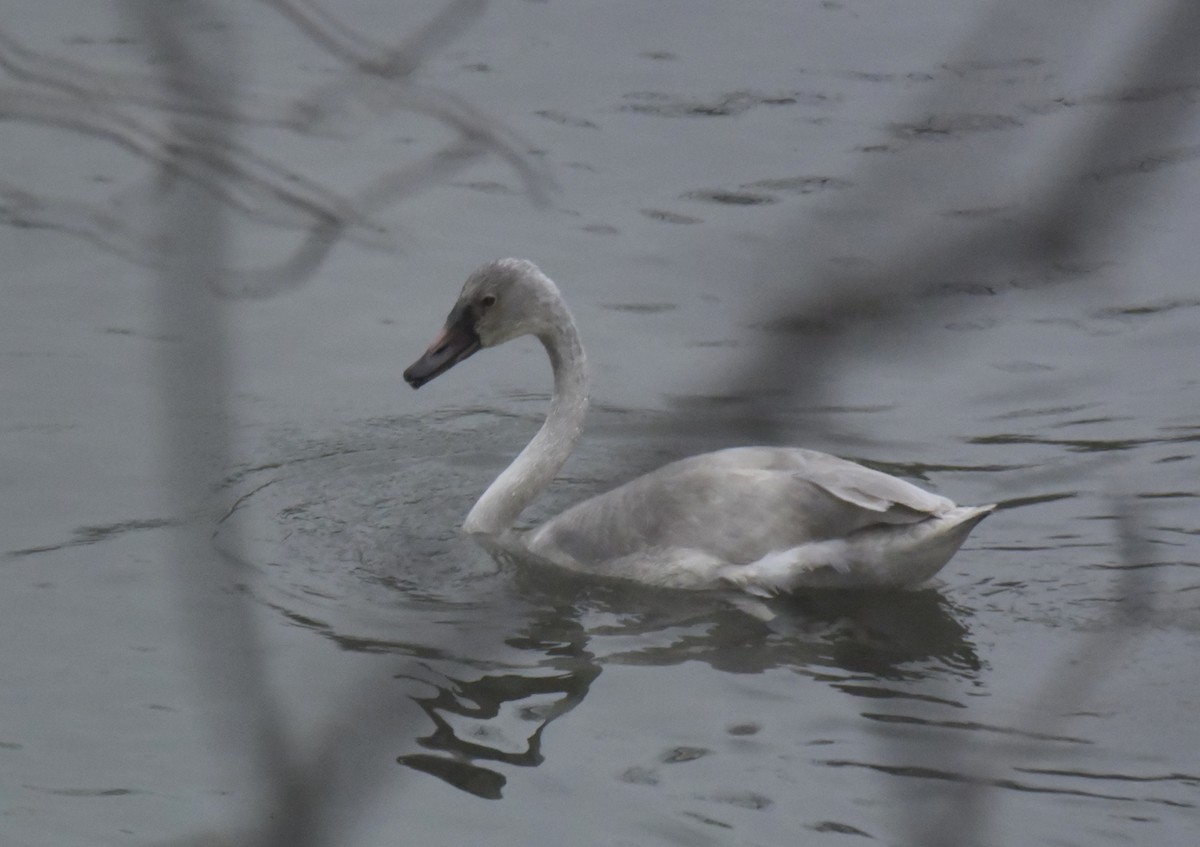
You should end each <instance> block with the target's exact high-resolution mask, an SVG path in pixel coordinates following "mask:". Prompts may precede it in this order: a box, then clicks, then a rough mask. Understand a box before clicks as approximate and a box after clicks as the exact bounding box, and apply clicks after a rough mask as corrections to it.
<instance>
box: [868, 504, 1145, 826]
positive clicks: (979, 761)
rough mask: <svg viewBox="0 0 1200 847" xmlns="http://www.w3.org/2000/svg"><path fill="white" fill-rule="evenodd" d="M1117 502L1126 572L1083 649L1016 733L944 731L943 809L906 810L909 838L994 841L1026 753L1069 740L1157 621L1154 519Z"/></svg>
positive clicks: (1032, 705)
mask: <svg viewBox="0 0 1200 847" xmlns="http://www.w3.org/2000/svg"><path fill="white" fill-rule="evenodd" d="M1113 506H1114V511H1115V523H1116V530H1117V539H1116V549H1117V554H1118V561H1117V562H1116V563H1115V564H1113V565H1111V566H1110V567H1113V568H1114V569H1116V570H1117V571H1118V574H1117V577H1116V579H1114V580H1113V586H1112V589H1111V592H1110V595H1109V598H1108V600H1109V608H1108V612H1107V614H1105V615H1104V616H1103V618H1102V619H1101V620H1099V621H1096V622H1094V623H1093V624H1092V625H1091V627H1090V629H1089V631H1088V632H1086V633H1085V634H1083V635H1082V636H1080V642H1079V645H1078V647H1077V648H1076V649H1074V650H1072V651H1071V652H1070V653H1069V654H1068V655H1066V656H1063V657H1062V658H1061V660H1060V661H1058V662H1057V663H1056V664H1055V665H1054V666H1053V668H1052V669H1051V671H1050V673H1048V674H1047V675H1046V677H1045V679H1044V681H1043V683H1042V685H1041V687H1040V689H1038V690H1036V691H1035V693H1034V696H1033V697H1032V698H1031V699H1030V702H1029V704H1028V705H1027V706H1026V708H1025V711H1024V713H1023V714H1022V715H1021V716H1020V717H1019V719H1018V720H1017V722H1016V725H1015V726H1013V727H1012V728H1011V730H1010V732H1009V734H1008V735H1006V736H1001V738H1000V740H998V741H996V742H995V743H991V744H989V743H985V742H981V741H980V740H979V738H978V737H976V736H977V735H978V734H977V733H970V734H968V733H963V732H959V733H958V734H957V735H951V734H943V735H942V736H941V737H940V738H939V739H938V740H937V741H935V742H933V743H932V744H931V745H930V749H929V750H928V751H927V754H928V757H929V758H930V759H931V760H933V761H936V763H937V769H936V772H930V773H929V774H928V775H929V776H930V777H931V778H936V779H938V780H939V785H940V786H941V787H940V788H939V789H938V792H937V795H936V796H937V797H938V800H937V804H936V808H937V809H938V810H939V812H940V813H938V814H934V815H930V816H926V815H922V814H917V813H915V811H913V812H910V813H905V814H903V815H902V819H903V824H904V829H906V830H907V835H908V840H907V841H906V842H905V843H907V844H912V845H922V847H961V845H964V844H986V843H988V840H987V838H986V835H987V833H988V830H989V828H990V826H991V824H992V823H993V822H994V820H995V811H996V806H997V804H998V800H999V796H998V794H997V791H999V790H1000V789H1002V788H1010V787H1012V786H1013V784H1014V780H1013V776H1012V771H1013V770H1014V769H1015V770H1022V767H1021V764H1020V762H1021V760H1023V759H1028V758H1030V757H1031V756H1033V755H1035V754H1036V749H1037V748H1036V745H1037V744H1039V743H1042V742H1045V741H1050V740H1061V739H1062V738H1063V737H1064V735H1065V732H1066V728H1067V724H1069V723H1070V722H1071V721H1072V720H1074V719H1075V718H1077V717H1078V716H1079V715H1081V714H1086V713H1087V712H1088V707H1089V703H1090V701H1091V699H1092V697H1093V696H1094V695H1095V693H1096V691H1097V690H1098V689H1099V688H1100V687H1102V686H1103V685H1104V684H1105V682H1106V681H1107V680H1109V679H1111V678H1112V676H1113V674H1114V672H1115V671H1116V669H1117V661H1118V660H1119V659H1120V657H1121V656H1122V655H1126V654H1128V653H1129V652H1130V650H1131V649H1132V647H1133V645H1134V644H1135V643H1136V638H1137V636H1138V635H1139V634H1140V633H1141V632H1142V631H1144V630H1145V628H1146V626H1147V624H1149V623H1151V622H1152V620H1153V616H1154V609H1153V605H1152V600H1151V598H1152V597H1153V593H1154V589H1155V579H1154V577H1153V570H1152V568H1150V567H1148V565H1149V563H1151V562H1153V561H1154V558H1153V551H1152V550H1151V548H1150V545H1149V543H1148V542H1147V535H1146V532H1147V525H1146V523H1145V521H1144V519H1143V516H1142V514H1141V511H1140V509H1139V508H1138V507H1137V506H1136V505H1135V504H1134V503H1133V502H1131V501H1129V500H1127V499H1118V498H1114V499H1113ZM926 693H930V692H926ZM907 717H908V716H906V715H904V714H902V713H901V707H900V706H898V705H894V706H892V708H891V718H892V719H893V720H897V719H900V720H903V719H906V718H907ZM884 743H885V747H887V748H888V749H889V755H888V756H887V759H888V761H890V762H898V761H899V760H900V759H901V758H902V757H903V756H904V751H902V750H901V749H900V747H899V745H898V744H896V743H889V740H888V739H887V738H886V737H885V738H884ZM895 770H896V771H897V772H900V773H905V774H907V775H909V776H910V777H911V776H919V775H920V774H921V773H922V768H921V767H920V766H905V765H900V764H897V765H895ZM922 790H924V789H922ZM928 796H929V795H928V794H926V797H928Z"/></svg>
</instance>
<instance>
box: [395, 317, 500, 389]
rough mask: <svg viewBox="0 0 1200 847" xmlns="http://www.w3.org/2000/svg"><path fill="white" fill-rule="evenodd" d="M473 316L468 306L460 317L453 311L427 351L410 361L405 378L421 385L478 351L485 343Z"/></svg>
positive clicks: (413, 384) (414, 386) (415, 385)
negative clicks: (474, 323)
mask: <svg viewBox="0 0 1200 847" xmlns="http://www.w3.org/2000/svg"><path fill="white" fill-rule="evenodd" d="M456 311H457V310H456ZM469 317H470V315H469V313H468V312H466V311H465V310H464V312H463V314H462V315H460V316H457V318H456V316H455V315H454V314H451V316H450V320H448V321H447V322H446V326H445V327H444V328H443V329H442V331H441V332H439V333H438V337H437V338H435V339H433V343H432V344H430V345H429V349H428V350H426V351H425V355H424V356H422V357H421V358H419V359H417V360H416V361H415V362H413V363H412V364H411V365H409V367H408V370H406V371H405V372H404V380H405V382H407V383H408V384H409V385H411V386H412V387H413V388H420V387H421V386H422V385H424V384H425V383H427V382H429V381H430V380H431V379H434V378H435V377H438V376H441V375H442V374H444V373H445V372H446V371H448V370H450V369H451V368H452V367H454V366H455V365H457V364H458V363H459V362H461V361H462V360H463V359H466V358H468V357H470V356H471V355H472V354H474V353H476V352H478V350H479V348H480V347H481V346H482V345H481V344H480V342H479V335H478V334H477V333H476V332H475V328H474V327H473V326H471V321H470V320H469Z"/></svg>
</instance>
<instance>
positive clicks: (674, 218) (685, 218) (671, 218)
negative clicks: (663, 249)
mask: <svg viewBox="0 0 1200 847" xmlns="http://www.w3.org/2000/svg"><path fill="white" fill-rule="evenodd" d="M640 211H641V213H642V214H643V215H645V216H646V217H648V218H649V219H650V220H652V221H659V222H660V223H665V224H702V223H704V219H703V218H693V217H692V216H690V215H681V214H679V213H678V212H667V211H664V210H663V209H641V210H640Z"/></svg>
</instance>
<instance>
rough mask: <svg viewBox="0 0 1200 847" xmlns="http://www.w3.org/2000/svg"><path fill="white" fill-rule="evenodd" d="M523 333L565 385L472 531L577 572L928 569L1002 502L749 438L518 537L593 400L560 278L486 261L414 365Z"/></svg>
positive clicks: (907, 576)
mask: <svg viewBox="0 0 1200 847" xmlns="http://www.w3.org/2000/svg"><path fill="white" fill-rule="evenodd" d="M522 335H534V336H537V338H538V339H539V340H540V341H541V342H542V344H543V345H544V346H545V348H546V352H547V353H548V354H549V356H550V364H551V366H552V367H553V370H554V398H553V400H552V401H551V404H550V412H549V414H548V415H547V417H546V421H545V423H544V424H543V425H542V428H541V429H540V430H539V431H538V433H537V435H535V436H534V438H533V440H532V441H530V442H529V444H528V445H527V446H526V447H525V449H524V450H522V451H521V454H520V455H519V456H517V458H516V459H515V460H514V461H513V463H512V464H511V465H509V467H508V468H507V469H506V470H505V471H504V472H503V473H501V474H500V476H499V477H497V479H496V481H495V482H493V483H492V484H491V486H489V487H488V489H487V491H485V492H484V494H483V496H482V497H480V498H479V501H478V502H477V503H476V504H475V506H474V507H473V508H472V509H471V511H470V513H469V514H468V515H467V518H466V521H465V522H464V523H463V529H464V530H465V531H466V532H467V533H470V534H472V535H483V536H488V537H490V538H492V539H497V538H504V539H506V540H507V541H509V542H512V541H513V540H516V539H519V543H520V547H521V549H523V550H525V551H528V552H529V553H532V554H533V555H534V556H535V557H537V558H540V559H543V560H547V561H550V562H552V563H554V564H557V565H560V566H563V567H566V568H571V569H573V570H578V571H586V572H589V573H597V574H604V575H607V576H614V577H623V578H626V579H632V580H637V581H640V582H643V583H649V584H652V585H658V586H664V587H672V588H721V587H724V588H728V587H730V586H734V587H738V588H742V589H744V590H746V591H748V592H750V593H752V594H758V595H761V596H767V595H773V594H777V593H781V592H789V591H794V590H796V589H799V588H805V587H836V588H861V587H884V586H902V585H913V584H916V583H920V582H923V581H924V580H926V579H928V578H929V577H931V576H933V575H934V574H935V573H936V572H937V571H938V570H939V569H941V567H942V566H943V565H944V564H946V562H947V561H949V560H950V557H951V556H953V555H954V553H955V552H956V551H957V550H958V548H959V546H960V545H961V544H962V542H963V540H964V539H965V538H966V537H967V535H968V533H970V531H971V530H972V529H973V528H974V527H975V525H976V524H978V523H979V522H980V521H981V520H983V518H984V517H986V516H987V515H988V514H990V513H991V512H992V511H993V509H995V506H963V507H959V506H956V505H955V504H954V503H952V502H951V501H950V500H947V499H946V498H945V497H940V496H938V495H936V494H930V493H929V492H927V491H923V490H921V489H920V488H917V487H916V486H915V485H912V484H910V483H908V482H905V481H904V480H901V479H897V478H896V477H893V476H889V475H887V474H885V473H881V472H879V471H875V470H871V469H869V468H865V467H863V466H862V465H858V464H855V463H854V462H849V461H846V460H844V459H838V458H836V457H834V456H829V455H826V454H824V453H818V452H816V451H813V450H801V449H798V448H785V447H738V448H732V449H728V450H719V451H717V452H714V453H705V454H702V455H699V456H692V457H691V458H688V459H683V460H681V461H678V462H672V463H671V464H669V465H666V466H664V467H662V468H659V469H658V470H656V471H654V472H652V473H649V474H646V475H645V476H642V477H638V478H637V479H634V480H633V481H631V482H627V483H625V484H624V485H622V486H620V487H619V488H615V489H613V490H612V491H609V492H607V493H605V494H601V495H600V496H598V497H593V498H592V499H590V500H586V501H584V502H582V503H579V504H577V505H575V506H573V507H572V508H570V509H568V510H567V511H565V512H563V513H562V514H561V515H559V516H558V517H556V518H553V519H551V520H549V521H547V522H546V523H544V524H542V525H541V526H540V527H538V528H537V529H534V530H531V531H529V532H527V533H522V534H520V535H519V536H518V535H517V534H515V533H512V531H511V527H512V525H513V522H514V521H516V519H517V516H518V515H520V514H521V512H522V510H524V508H525V507H526V506H527V505H528V504H529V503H530V502H531V501H532V500H533V499H534V498H535V497H536V496H537V495H538V494H539V493H540V492H541V491H542V489H544V488H545V487H546V486H547V485H549V484H550V482H551V481H552V480H553V479H554V476H555V474H556V473H558V470H559V468H560V467H562V464H563V462H565V461H566V460H567V457H568V456H569V455H570V454H571V451H572V449H574V447H575V443H576V442H577V441H578V439H579V436H580V433H581V432H582V429H583V419H584V416H585V415H586V413H587V407H588V368H587V359H586V358H585V356H584V352H583V347H582V346H581V344H580V341H579V334H578V332H577V330H576V328H575V321H574V320H573V319H572V317H571V313H570V311H569V310H568V309H567V305H566V303H565V302H563V299H562V296H561V295H560V294H559V291H558V288H557V287H556V286H555V285H554V283H553V282H551V281H550V279H549V278H548V277H547V276H546V275H545V274H543V273H542V272H541V271H540V270H539V269H538V268H537V266H536V265H534V264H533V263H532V262H527V261H524V260H521V259H501V260H499V261H495V262H490V263H488V264H486V265H484V266H483V267H481V268H480V269H479V270H477V271H475V273H473V274H471V276H470V278H468V279H467V282H466V284H465V285H464V286H463V290H462V293H461V294H460V295H459V298H458V302H457V303H455V304H454V308H453V309H452V310H451V311H450V316H449V317H448V318H447V319H446V325H445V327H444V328H443V329H442V331H441V333H440V334H439V335H438V337H437V338H436V339H435V340H434V342H433V344H432V345H430V347H429V349H428V350H427V351H426V352H425V355H423V356H422V357H421V358H420V359H418V360H417V361H416V362H415V363H413V365H412V366H411V367H410V368H408V370H406V371H405V372H404V378H405V380H407V381H408V383H409V384H410V385H412V387H413V388H420V387H421V386H422V385H424V384H425V383H427V382H429V381H430V380H431V379H433V378H434V377H436V376H438V375H440V374H442V373H444V372H445V371H447V370H449V369H450V368H451V367H453V366H454V365H456V364H458V363H459V362H461V361H463V360H464V359H466V358H467V357H468V356H471V355H472V354H474V353H475V352H476V351H477V350H479V349H480V348H482V347H493V346H495V345H497V344H502V343H504V342H505V341H509V340H511V339H513V338H517V337H519V336H522Z"/></svg>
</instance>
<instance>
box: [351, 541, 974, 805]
mask: <svg viewBox="0 0 1200 847" xmlns="http://www.w3.org/2000/svg"><path fill="white" fill-rule="evenodd" d="M505 567H506V568H507V569H508V572H509V575H510V576H511V577H512V580H513V582H512V586H513V588H514V589H515V591H516V593H517V594H518V595H520V596H521V597H522V598H523V599H524V601H525V602H527V603H529V604H530V605H531V611H530V612H529V613H528V615H527V616H526V617H525V618H524V619H523V622H522V623H521V624H520V625H519V626H518V627H517V628H515V629H514V630H513V631H512V633H511V634H510V635H508V636H507V637H505V638H504V639H503V642H504V644H505V645H506V646H507V647H509V648H513V649H515V650H517V651H519V652H520V653H521V654H523V656H524V658H525V661H524V662H520V663H514V661H513V657H512V656H511V654H510V655H509V656H508V657H507V658H506V659H505V660H504V661H503V662H502V663H497V664H498V665H499V666H498V667H495V668H494V669H492V670H490V671H489V672H485V673H483V674H481V675H477V676H470V677H468V676H467V675H465V674H463V673H461V672H456V671H455V670H453V668H454V667H455V665H457V666H458V667H459V668H461V667H462V662H459V663H451V665H450V667H449V668H448V669H444V670H441V671H435V670H434V669H433V668H432V667H430V668H429V671H430V672H429V673H426V674H422V675H420V676H419V677H418V676H413V677H408V678H409V679H412V680H415V681H419V682H420V683H422V684H423V685H424V686H431V687H432V693H428V694H420V695H413V696H412V700H413V702H415V703H416V704H417V705H418V706H419V707H420V709H421V710H422V711H423V712H424V714H425V715H426V716H427V718H428V720H429V723H430V725H432V730H431V731H427V732H426V733H425V734H423V735H420V736H419V737H417V738H416V743H417V744H418V745H419V746H420V747H422V748H423V749H424V750H425V751H429V752H421V753H412V754H406V755H402V756H400V757H399V758H398V760H397V761H398V762H399V763H400V764H402V765H405V766H407V767H409V768H412V769H413V770H417V771H421V772H423V773H426V774H429V775H431V776H434V777H436V778H438V779H441V780H443V781H444V782H446V783H448V784H449V785H452V786H454V787H455V788H458V789H460V790H462V791H465V792H467V793H470V794H473V795H475V796H478V797H483V798H489V799H500V798H501V797H502V795H503V789H504V787H505V785H506V782H507V778H506V777H505V776H504V774H503V773H501V772H500V771H499V770H498V769H497V766H498V765H501V766H509V767H536V766H538V765H540V764H542V762H543V761H544V760H545V758H546V757H547V756H549V755H552V754H551V753H550V751H547V750H545V749H544V748H543V744H542V741H543V735H544V732H545V729H546V727H547V726H548V725H549V724H550V723H551V722H552V721H554V720H556V719H558V718H560V717H562V716H564V715H566V714H567V713H569V712H570V711H572V710H573V709H575V708H576V707H577V706H579V705H580V704H581V703H582V702H583V700H584V699H585V697H586V696H587V694H588V691H589V689H590V688H591V686H592V684H593V683H594V682H595V680H596V679H597V678H598V677H599V676H600V674H601V671H602V669H603V667H604V666H605V665H612V664H621V665H643V666H667V665H680V664H683V663H686V662H702V663H704V664H707V665H708V666H710V667H711V668H713V669H715V670H718V671H721V672H725V673H733V674H759V673H764V672H766V671H770V670H775V669H784V670H791V671H793V672H796V673H798V674H802V675H805V676H808V677H810V678H812V679H814V680H817V681H821V682H824V683H826V684H828V685H830V686H831V687H832V688H835V689H838V690H841V691H843V692H844V693H846V694H851V695H853V696H855V697H865V698H897V699H899V698H907V697H912V696H913V695H911V694H910V693H908V692H906V691H904V690H902V689H901V688H891V687H889V682H891V681H896V682H899V681H912V680H918V679H922V678H925V677H927V676H941V675H944V674H946V673H951V674H955V675H962V674H965V675H972V674H974V673H975V672H976V671H978V670H979V668H980V662H979V659H978V657H977V655H976V653H975V650H974V647H973V646H972V645H971V643H970V641H969V637H968V635H969V633H968V629H967V626H966V625H965V623H963V620H962V619H963V618H964V617H966V612H965V611H964V610H961V609H958V608H956V607H955V606H953V605H952V604H951V603H950V602H949V601H948V600H947V599H946V598H945V597H944V596H942V594H941V593H940V592H938V591H937V590H935V589H926V590H922V591H908V592H890V593H888V592H822V593H813V594H809V595H803V596H797V597H791V598H785V599H780V600H775V601H772V602H771V603H770V611H771V612H772V613H774V617H773V618H772V619H770V620H763V619H762V618H761V617H759V616H756V615H752V614H749V613H747V612H746V611H744V610H743V609H742V608H740V607H739V605H738V603H737V602H736V600H737V599H738V598H736V597H734V596H732V595H721V594H715V593H691V592H679V591H666V590H655V589H647V588H645V587H644V586H638V585H624V584H621V583H609V582H604V581H601V580H596V579H595V578H590V577H583V576H576V575H573V574H566V573H562V572H559V571H553V570H550V569H548V568H545V567H542V566H538V565H530V564H528V563H515V564H514V563H513V562H511V561H510V560H506V565H505ZM341 643H342V644H343V645H345V644H346V641H345V640H342V641H341ZM952 705H958V704H952Z"/></svg>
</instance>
